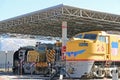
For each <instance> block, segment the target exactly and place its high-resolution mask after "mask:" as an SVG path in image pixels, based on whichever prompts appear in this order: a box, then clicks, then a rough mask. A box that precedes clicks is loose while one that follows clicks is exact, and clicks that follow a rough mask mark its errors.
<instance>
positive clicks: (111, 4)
mask: <svg viewBox="0 0 120 80" xmlns="http://www.w3.org/2000/svg"><path fill="white" fill-rule="evenodd" d="M59 4H65V5H70V6H75V7H79V8H84V9H90V10H95V11H100V12H108V13H112V14H118V15H120V0H0V21H1V20H5V19H8V18H12V17H16V16H19V15H23V14H26V13H30V12H34V11H37V10H41V9H44V8H48V7H52V6H55V5H59Z"/></svg>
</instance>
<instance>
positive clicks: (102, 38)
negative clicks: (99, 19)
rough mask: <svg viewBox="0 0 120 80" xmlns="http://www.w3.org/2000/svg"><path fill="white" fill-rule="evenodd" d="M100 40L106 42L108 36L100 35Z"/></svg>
mask: <svg viewBox="0 0 120 80" xmlns="http://www.w3.org/2000/svg"><path fill="white" fill-rule="evenodd" d="M98 40H99V41H101V42H106V37H105V36H99V37H98Z"/></svg>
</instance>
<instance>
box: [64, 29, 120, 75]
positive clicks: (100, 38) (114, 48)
mask: <svg viewBox="0 0 120 80" xmlns="http://www.w3.org/2000/svg"><path fill="white" fill-rule="evenodd" d="M66 49H67V50H66V71H67V72H68V73H69V74H70V76H71V77H84V76H86V77H105V76H106V77H112V72H113V70H115V71H116V73H118V76H120V70H119V68H120V35H119V34H113V32H111V31H90V32H83V33H79V34H77V35H75V36H74V37H73V38H71V39H70V40H69V41H68V42H67V45H66Z"/></svg>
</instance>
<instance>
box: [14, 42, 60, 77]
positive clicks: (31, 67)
mask: <svg viewBox="0 0 120 80" xmlns="http://www.w3.org/2000/svg"><path fill="white" fill-rule="evenodd" d="M58 44H59V43H58ZM58 44H47V43H40V42H37V44H36V46H25V47H21V48H19V49H18V50H17V51H16V52H15V53H14V56H13V73H15V74H31V73H32V74H43V75H46V74H48V73H51V72H53V71H55V70H52V71H51V66H52V65H53V64H54V62H55V61H57V59H59V57H56V55H57V56H60V53H61V51H60V47H59V46H57V45H58ZM56 48H57V49H56ZM58 52H59V53H58ZM49 69H50V70H49Z"/></svg>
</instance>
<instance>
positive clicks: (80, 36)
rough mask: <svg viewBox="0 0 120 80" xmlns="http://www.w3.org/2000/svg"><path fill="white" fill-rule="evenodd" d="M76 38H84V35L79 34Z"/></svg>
mask: <svg viewBox="0 0 120 80" xmlns="http://www.w3.org/2000/svg"><path fill="white" fill-rule="evenodd" d="M74 38H82V34H78V35H76V36H75V37H74Z"/></svg>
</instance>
